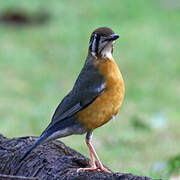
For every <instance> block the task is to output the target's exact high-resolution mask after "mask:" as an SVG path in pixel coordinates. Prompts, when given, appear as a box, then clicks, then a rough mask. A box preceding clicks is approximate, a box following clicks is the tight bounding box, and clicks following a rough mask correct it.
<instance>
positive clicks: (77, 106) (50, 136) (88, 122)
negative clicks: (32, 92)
mask: <svg viewBox="0 0 180 180" xmlns="http://www.w3.org/2000/svg"><path fill="white" fill-rule="evenodd" d="M118 38H119V35H118V34H115V33H114V31H113V30H112V29H111V28H108V27H101V28H98V29H95V30H94V31H93V33H92V34H91V37H90V42H89V50H88V56H87V58H86V61H85V64H84V66H83V68H82V70H81V72H80V74H79V76H78V78H77V80H76V82H75V84H74V87H73V88H72V90H71V91H70V92H69V93H68V94H67V95H66V96H65V97H64V99H63V100H62V101H61V103H60V104H59V105H58V107H57V109H56V111H55V113H54V115H53V117H52V121H51V122H50V124H49V125H48V127H47V128H46V129H45V130H44V132H43V133H42V135H41V136H40V137H39V138H38V139H37V140H36V141H35V143H34V144H33V145H32V146H31V147H30V148H29V149H27V151H26V152H25V153H24V154H23V156H22V158H21V160H23V159H24V158H25V157H26V156H27V155H28V153H30V152H31V151H32V150H33V149H34V148H35V147H36V146H37V145H39V144H41V143H44V142H47V141H50V140H54V139H57V138H61V137H65V136H69V135H72V134H84V133H86V144H87V146H88V148H89V151H90V157H91V165H92V166H91V167H90V168H81V169H79V170H88V171H94V170H101V171H105V172H110V171H109V170H107V169H106V168H104V167H103V165H102V163H101V161H100V160H99V158H98V156H97V154H96V152H95V150H94V148H93V146H92V144H91V138H92V132H93V130H94V129H96V128H98V127H100V126H102V125H103V124H105V123H107V122H108V121H109V120H111V119H112V118H113V117H114V116H116V114H117V113H118V111H119V109H120V107H121V105H122V102H123V98H124V93H125V89H124V81H123V78H122V75H121V73H120V71H119V68H118V66H117V64H116V63H115V61H114V59H113V57H112V54H113V47H114V43H115V40H116V39H118ZM94 158H95V159H96V161H97V165H96V164H95V161H94Z"/></svg>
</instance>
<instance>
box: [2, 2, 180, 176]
mask: <svg viewBox="0 0 180 180" xmlns="http://www.w3.org/2000/svg"><path fill="white" fill-rule="evenodd" d="M167 3H170V5H169V4H167ZM171 5H172V6H171ZM7 9H8V10H15V9H22V10H24V11H25V12H27V13H28V14H29V15H33V14H34V13H37V12H48V13H49V14H50V19H49V22H48V23H46V24H43V25H37V26H35V25H34V26H33V25H32V26H31V25H29V26H19V27H17V26H11V25H3V24H0V35H1V38H0V102H1V103H0V117H1V120H0V122H1V124H0V133H2V134H3V135H5V136H8V137H16V136H27V135H34V136H35V135H36V136H39V135H40V134H41V132H42V131H43V130H44V129H45V128H46V126H47V125H48V123H49V122H50V119H51V116H52V114H53V112H54V110H55V108H56V106H57V105H58V103H59V102H60V101H61V99H62V98H63V97H64V96H65V95H66V94H67V92H68V91H69V90H70V89H71V88H72V86H73V83H74V81H75V79H76V77H77V75H78V73H79V72H80V70H81V68H82V66H83V63H84V60H85V58H86V55H87V48H88V41H89V36H90V33H91V32H92V31H93V30H94V29H95V28H97V27H100V26H109V27H111V28H113V29H114V30H115V32H116V33H119V34H120V39H119V40H118V41H117V43H116V46H115V50H114V58H115V60H116V62H117V64H118V65H119V68H120V69H121V72H122V74H123V77H124V81H125V84H126V96H125V101H124V104H123V107H122V109H121V111H120V113H119V115H118V116H117V117H116V119H115V120H113V121H111V122H110V123H108V124H106V125H105V126H103V127H101V128H99V129H97V130H96V131H95V132H94V138H93V143H94V144H95V147H96V150H97V152H98V154H99V156H100V158H101V159H102V161H103V162H104V164H106V165H107V166H109V167H111V168H112V169H113V170H115V171H121V172H131V173H136V174H139V175H149V176H152V177H154V178H155V177H157V178H160V177H164V178H165V177H167V176H166V171H165V172H164V171H163V172H161V171H158V170H157V168H155V170H153V169H154V168H153V167H154V165H155V164H158V162H164V164H165V163H166V162H167V161H168V160H169V158H171V157H174V156H177V155H178V154H179V153H180V141H179V137H180V131H179V128H180V122H179V117H180V111H179V109H180V96H179V92H180V84H179V81H180V51H179V49H180V43H179V42H180V36H179V30H180V23H179V19H180V11H179V7H178V4H175V1H165V0H162V1H157V0H151V1H143V0H137V1H135V2H132V1H131V0H121V1H117V0H116V1H111V2H110V1H108V0H99V1H96V0H91V1H80V0H76V1H66V0H61V1H58V0H54V1H44V0H39V1H37V0H36V1H35V0H32V1H24V0H18V1H17V0H14V1H12V0H6V1H3V2H1V6H0V13H2V12H4V11H6V10H7ZM134 120H135V121H137V122H138V123H140V124H142V128H138V127H136V126H139V125H136V126H135V125H134V123H133V122H134ZM138 123H137V124H138ZM143 126H145V127H146V126H147V127H148V128H147V129H146V128H143ZM62 140H63V141H64V142H65V143H66V144H67V145H68V146H70V147H72V148H74V149H76V150H78V151H80V152H81V153H83V154H85V155H88V150H87V148H86V146H85V143H84V136H71V137H66V138H63V139H62Z"/></svg>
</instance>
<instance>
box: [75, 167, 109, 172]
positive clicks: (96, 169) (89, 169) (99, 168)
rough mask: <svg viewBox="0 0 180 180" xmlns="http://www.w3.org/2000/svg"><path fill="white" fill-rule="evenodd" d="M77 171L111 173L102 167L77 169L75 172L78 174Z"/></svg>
mask: <svg viewBox="0 0 180 180" xmlns="http://www.w3.org/2000/svg"><path fill="white" fill-rule="evenodd" d="M79 171H103V172H107V173H111V171H109V170H108V169H106V168H105V167H103V166H98V167H90V168H79V169H78V170H77V172H79Z"/></svg>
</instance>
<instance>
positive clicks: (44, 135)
mask: <svg viewBox="0 0 180 180" xmlns="http://www.w3.org/2000/svg"><path fill="white" fill-rule="evenodd" d="M47 137H48V135H47V134H42V135H41V136H40V137H39V138H38V139H37V140H36V141H35V142H34V143H33V144H32V145H31V146H30V147H29V148H28V149H27V150H26V151H25V152H24V153H23V155H22V156H21V158H20V162H21V161H22V160H23V159H24V158H26V156H27V155H28V154H29V153H30V152H31V151H32V150H33V149H34V148H35V147H36V146H38V145H39V144H41V143H42V142H43V141H44V140H46V138H47Z"/></svg>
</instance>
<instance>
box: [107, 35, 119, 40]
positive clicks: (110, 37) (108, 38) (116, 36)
mask: <svg viewBox="0 0 180 180" xmlns="http://www.w3.org/2000/svg"><path fill="white" fill-rule="evenodd" d="M118 38H119V35H118V34H111V36H109V37H107V38H106V39H105V40H104V41H114V40H116V39H118Z"/></svg>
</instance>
